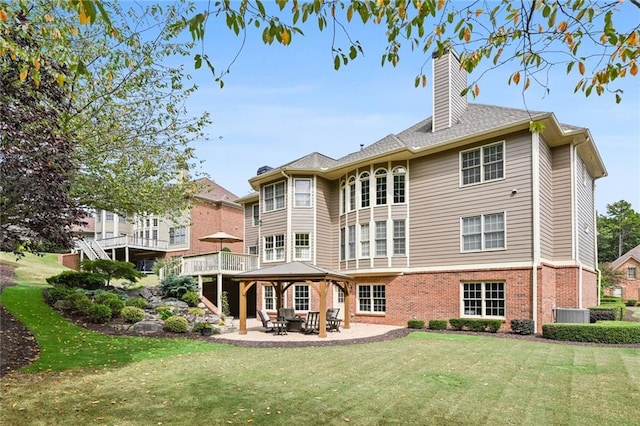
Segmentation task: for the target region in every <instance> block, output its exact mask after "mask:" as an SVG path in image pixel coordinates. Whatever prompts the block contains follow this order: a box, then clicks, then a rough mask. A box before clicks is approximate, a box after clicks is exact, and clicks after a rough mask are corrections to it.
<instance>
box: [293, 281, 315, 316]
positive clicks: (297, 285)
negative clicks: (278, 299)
mask: <svg viewBox="0 0 640 426" xmlns="http://www.w3.org/2000/svg"><path fill="white" fill-rule="evenodd" d="M298 287H306V288H307V294H308V295H309V296H308V303H307V304H308V306H309V309H297V308H296V312H309V311H310V310H311V302H312V299H311V298H312V293H313V292H312V291H311V286H310V285H309V284H295V285H294V286H293V292H292V298H291V299H292V300H291V302H292V306H293V307H295V306H296V301H297V299H298V298H297V297H296V288H298Z"/></svg>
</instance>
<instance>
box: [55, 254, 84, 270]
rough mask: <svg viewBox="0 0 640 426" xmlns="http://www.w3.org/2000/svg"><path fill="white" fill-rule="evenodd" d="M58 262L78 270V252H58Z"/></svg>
mask: <svg viewBox="0 0 640 426" xmlns="http://www.w3.org/2000/svg"><path fill="white" fill-rule="evenodd" d="M58 263H60V264H61V265H62V266H64V267H66V268H69V269H73V270H76V271H79V270H80V254H79V253H67V254H59V255H58Z"/></svg>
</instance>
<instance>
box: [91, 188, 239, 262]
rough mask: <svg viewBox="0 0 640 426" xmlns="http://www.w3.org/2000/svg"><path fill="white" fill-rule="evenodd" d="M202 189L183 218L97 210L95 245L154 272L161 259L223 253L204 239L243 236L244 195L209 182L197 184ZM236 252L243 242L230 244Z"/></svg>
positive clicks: (228, 244)
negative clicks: (241, 199)
mask: <svg viewBox="0 0 640 426" xmlns="http://www.w3.org/2000/svg"><path fill="white" fill-rule="evenodd" d="M195 183H196V184H198V185H199V186H198V187H199V188H200V189H199V191H198V192H197V193H196V194H194V195H193V196H192V197H191V199H190V204H191V208H190V209H188V210H186V211H184V212H182V214H181V215H179V217H178V218H170V217H163V216H145V217H143V216H140V215H136V216H134V217H132V218H126V217H121V216H118V215H117V214H114V213H110V212H106V211H103V210H97V211H96V214H95V217H96V232H95V242H96V243H98V244H99V245H100V247H101V248H102V249H104V251H105V252H106V253H107V254H108V255H109V256H110V257H111V258H113V259H117V260H126V261H129V262H133V263H135V264H136V265H137V266H138V268H139V269H142V270H147V271H149V270H150V266H151V265H152V264H153V261H155V260H156V259H159V258H166V257H174V256H184V255H192V254H202V253H211V252H217V251H219V250H220V248H221V247H220V245H219V244H217V243H211V242H205V241H200V238H202V237H204V236H206V235H210V234H213V233H215V232H218V231H223V232H226V233H228V234H231V235H235V236H238V237H239V238H242V237H243V229H244V228H243V227H244V216H243V215H244V213H243V207H242V206H241V205H239V204H237V203H235V202H234V200H235V199H237V198H238V197H237V196H236V195H235V194H233V193H232V192H230V191H228V190H227V189H225V188H224V187H222V186H221V185H219V184H217V183H216V182H214V181H212V180H211V179H208V178H201V179H198V180H196V181H195ZM222 247H228V248H229V249H230V250H231V251H234V252H239V253H241V252H242V249H243V244H242V242H235V243H225V244H224V245H223V246H222Z"/></svg>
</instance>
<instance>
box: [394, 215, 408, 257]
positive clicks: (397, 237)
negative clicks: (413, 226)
mask: <svg viewBox="0 0 640 426" xmlns="http://www.w3.org/2000/svg"><path fill="white" fill-rule="evenodd" d="M405 254H407V248H406V226H405V221H404V219H402V220H394V221H393V255H394V256H404V255H405Z"/></svg>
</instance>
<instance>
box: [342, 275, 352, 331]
mask: <svg viewBox="0 0 640 426" xmlns="http://www.w3.org/2000/svg"><path fill="white" fill-rule="evenodd" d="M342 285H343V286H344V287H343V290H344V323H343V325H342V328H345V329H347V330H348V329H349V328H351V325H350V323H351V308H350V306H351V283H348V282H346V281H343V282H342Z"/></svg>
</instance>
